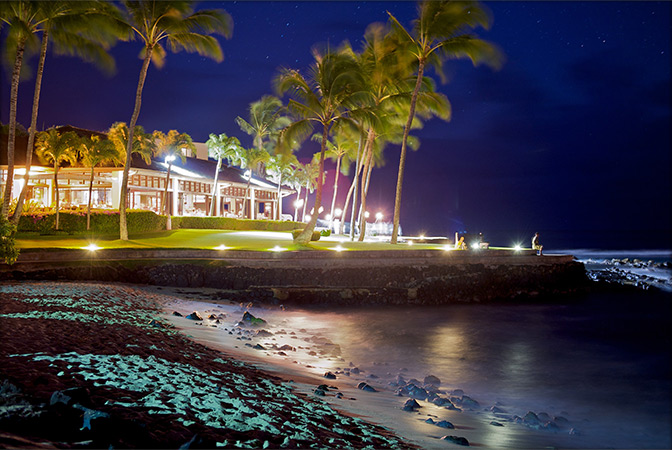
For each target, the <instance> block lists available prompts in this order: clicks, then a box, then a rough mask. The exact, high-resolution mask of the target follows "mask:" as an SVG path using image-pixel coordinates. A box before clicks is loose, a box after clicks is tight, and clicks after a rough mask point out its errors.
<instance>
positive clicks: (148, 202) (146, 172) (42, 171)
mask: <svg viewBox="0 0 672 450" xmlns="http://www.w3.org/2000/svg"><path fill="white" fill-rule="evenodd" d="M59 131H61V132H66V131H75V132H76V133H77V134H80V135H85V134H86V135H96V134H97V135H101V133H98V132H94V131H90V130H83V129H80V128H75V127H71V126H65V127H60V128H59ZM103 136H104V135H103ZM0 145H1V147H2V148H1V150H2V153H1V154H0V179H1V181H0V187H1V189H2V192H3V193H4V191H5V184H6V179H7V135H6V134H3V135H2V139H1V141H0ZM26 146H27V137H26V136H19V137H17V140H16V150H15V157H14V158H15V161H14V183H13V189H12V199H16V198H18V196H19V193H20V192H21V189H22V188H23V183H24V180H23V177H24V175H25V154H26V150H25V149H26ZM195 146H196V154H195V155H194V154H192V151H191V150H188V149H183V151H184V153H185V155H186V161H185V162H184V163H182V161H181V160H180V159H179V158H178V159H176V160H174V161H173V162H172V166H171V173H170V179H169V180H166V175H167V172H168V163H167V162H165V161H162V160H160V159H159V158H153V159H152V161H151V163H150V164H147V163H145V162H144V161H143V160H142V158H140V157H139V156H138V155H135V154H134V155H133V157H132V160H131V168H130V172H129V180H128V192H127V203H126V205H127V208H128V209H142V210H148V211H155V212H157V213H159V212H160V211H159V210H160V208H161V205H162V200H163V196H164V192H165V187H166V182H167V183H168V195H167V201H168V208H169V212H170V214H171V215H173V216H207V215H209V211H210V206H211V204H212V202H213V201H214V202H215V214H214V215H215V216H219V217H239V218H244V217H250V214H249V209H248V208H247V207H249V206H250V204H251V205H252V215H251V216H252V218H254V219H274V218H275V219H278V218H279V217H278V213H279V206H278V205H279V202H281V201H282V198H283V197H286V196H288V195H290V194H292V193H293V192H294V190H292V189H290V188H287V187H284V186H283V187H278V185H277V184H275V183H273V182H271V181H269V180H267V179H264V178H262V177H258V176H256V175H254V174H252V175H250V172H249V171H245V170H242V169H240V168H238V167H233V166H227V165H226V164H225V163H222V167H221V168H220V171H219V176H218V180H217V192H215V193H214V195H213V184H214V176H215V170H216V168H217V162H216V161H214V160H211V159H208V149H207V146H206V145H205V144H204V143H195ZM123 170H124V168H123V166H122V167H112V166H108V167H96V168H94V181H93V190H92V193H91V199H92V202H91V205H92V208H94V209H109V210H117V209H119V203H120V196H121V181H122V177H123ZM90 177H91V168H90V167H70V166H67V165H66V166H64V167H61V168H59V171H58V187H59V197H60V200H61V202H60V205H61V210H64V209H65V210H67V209H77V208H81V207H86V205H87V202H88V196H89V180H90ZM248 179H249V180H248ZM248 181H249V188H250V195H249V197H248V194H247V187H248ZM53 184H54V169H53V167H49V166H45V165H43V164H42V163H41V162H40V161H39V160H38V159H37V158H36V157H35V156H33V164H32V165H31V169H30V181H29V190H28V197H27V200H30V201H33V202H35V203H37V204H39V205H42V206H44V207H47V206H49V205H51V204H52V203H53V199H54V192H55V191H54V186H53ZM161 212H162V211H161ZM285 217H286V216H285Z"/></svg>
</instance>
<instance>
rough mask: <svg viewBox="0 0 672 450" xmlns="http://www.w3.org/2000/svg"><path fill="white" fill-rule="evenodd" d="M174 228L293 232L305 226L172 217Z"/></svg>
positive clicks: (293, 223)
mask: <svg viewBox="0 0 672 450" xmlns="http://www.w3.org/2000/svg"><path fill="white" fill-rule="evenodd" d="M171 222H172V227H173V228H174V229H177V228H191V229H206V230H207V229H214V230H238V231H242V230H255V231H292V230H294V229H296V228H297V227H300V226H302V225H304V224H302V223H299V222H291V221H279V220H254V219H235V218H233V217H186V216H185V217H172V219H171Z"/></svg>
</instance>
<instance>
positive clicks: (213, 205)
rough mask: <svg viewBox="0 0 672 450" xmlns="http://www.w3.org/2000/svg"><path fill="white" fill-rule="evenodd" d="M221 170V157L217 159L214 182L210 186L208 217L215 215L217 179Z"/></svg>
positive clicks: (217, 198)
mask: <svg viewBox="0 0 672 450" xmlns="http://www.w3.org/2000/svg"><path fill="white" fill-rule="evenodd" d="M221 168H222V157H221V156H220V157H219V158H217V168H216V169H215V182H214V183H213V184H212V203H211V204H210V217H212V216H214V215H215V202H218V201H219V195H217V179H218V178H219V169H221Z"/></svg>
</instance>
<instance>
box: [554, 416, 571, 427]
mask: <svg viewBox="0 0 672 450" xmlns="http://www.w3.org/2000/svg"><path fill="white" fill-rule="evenodd" d="M553 422H555V424H556V425H558V426H559V427H561V428H566V427H568V426H569V420H567V419H566V418H565V417H563V416H555V417H553Z"/></svg>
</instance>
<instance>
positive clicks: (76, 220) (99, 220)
mask: <svg viewBox="0 0 672 450" xmlns="http://www.w3.org/2000/svg"><path fill="white" fill-rule="evenodd" d="M55 219H56V218H55V213H54V212H51V211H48V212H34V213H30V214H26V213H24V214H23V215H22V216H21V220H20V221H19V226H18V231H19V232H21V233H23V232H37V233H40V234H50V233H53V229H54V221H55ZM59 225H60V230H62V231H64V232H67V233H69V234H78V233H85V232H86V209H77V210H73V211H67V212H66V211H63V212H61V213H60V224H59ZM165 227H166V220H165V217H163V216H159V215H157V214H156V213H154V212H153V211H140V210H129V211H128V228H129V231H130V232H132V233H146V232H151V231H162V230H165ZM89 231H90V232H95V233H100V234H116V233H119V211H111V210H94V211H91V229H90V230H89Z"/></svg>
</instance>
